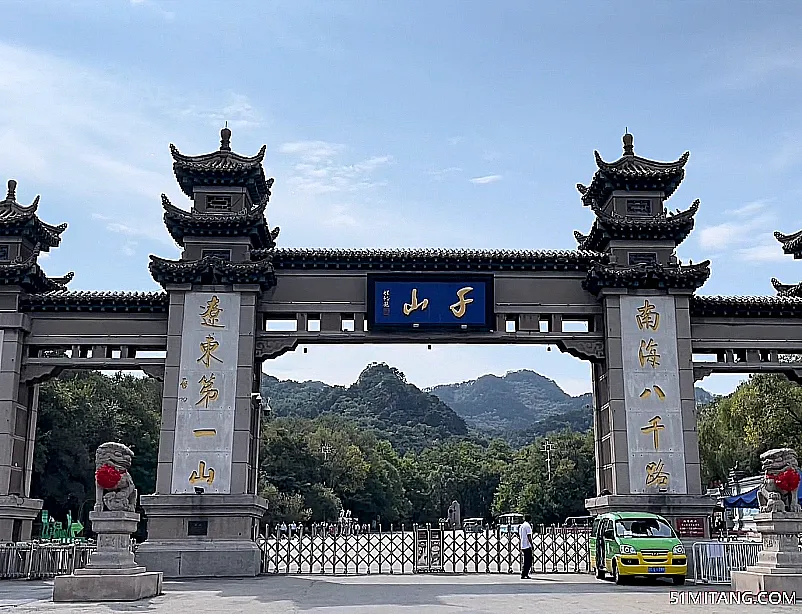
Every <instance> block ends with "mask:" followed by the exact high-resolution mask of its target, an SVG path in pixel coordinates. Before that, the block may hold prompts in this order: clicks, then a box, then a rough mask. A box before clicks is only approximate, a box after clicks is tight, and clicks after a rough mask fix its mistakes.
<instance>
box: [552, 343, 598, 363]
mask: <svg viewBox="0 0 802 614" xmlns="http://www.w3.org/2000/svg"><path fill="white" fill-rule="evenodd" d="M557 347H558V348H559V349H560V351H561V352H565V353H566V354H570V355H571V356H573V357H575V358H579V359H580V360H589V361H590V362H601V361H603V360H604V356H605V354H604V341H599V340H595V339H594V340H590V339H561V340H560V341H557Z"/></svg>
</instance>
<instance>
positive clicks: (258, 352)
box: [254, 337, 299, 361]
mask: <svg viewBox="0 0 802 614" xmlns="http://www.w3.org/2000/svg"><path fill="white" fill-rule="evenodd" d="M298 341H299V339H298V337H279V338H272V339H264V338H262V339H257V340H256V347H255V349H254V358H255V359H256V360H258V361H262V360H270V359H271V358H278V357H279V356H281V355H282V354H286V353H287V352H293V351H295V348H297V347H298Z"/></svg>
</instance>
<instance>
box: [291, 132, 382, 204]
mask: <svg viewBox="0 0 802 614" xmlns="http://www.w3.org/2000/svg"><path fill="white" fill-rule="evenodd" d="M279 152H280V153H283V154H285V155H288V156H292V157H295V158H297V159H298V162H297V163H296V164H295V165H294V166H293V167H292V169H293V171H294V172H293V174H291V175H290V176H289V177H288V178H286V179H285V182H286V183H287V185H288V186H290V188H291V190H292V191H293V192H295V193H301V194H306V195H308V196H313V195H322V194H332V193H335V192H346V193H349V192H350V193H353V192H359V191H362V190H366V189H369V188H373V187H377V186H381V185H384V182H382V181H376V180H374V179H372V175H374V174H375V173H376V172H377V171H379V170H380V169H381V168H383V167H386V166H388V165H389V164H391V163H392V161H393V158H392V156H389V155H382V156H372V157H370V158H367V159H365V160H361V161H358V162H353V163H350V164H344V163H343V161H342V158H343V157H344V156H345V154H346V152H347V148H346V146H345V145H341V144H339V143H329V142H326V141H293V142H289V143H284V144H282V145H281V146H280V147H279Z"/></svg>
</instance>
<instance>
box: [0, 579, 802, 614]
mask: <svg viewBox="0 0 802 614" xmlns="http://www.w3.org/2000/svg"><path fill="white" fill-rule="evenodd" d="M683 588H684V589H686V590H689V591H693V590H698V589H694V587H692V586H688V587H683ZM674 590H675V588H674V587H673V586H671V585H668V584H662V583H659V584H651V585H648V584H636V585H631V586H623V587H622V586H615V585H614V584H611V583H609V582H604V581H598V580H595V579H594V578H592V577H591V576H587V575H547V576H533V578H532V579H531V580H529V581H526V580H520V579H519V578H517V577H515V576H507V575H465V576H434V575H431V576H427V575H405V576H398V575H395V576H347V577H331V576H320V577H311V576H265V577H261V578H249V579H243V580H211V579H210V580H194V581H187V582H166V583H165V594H164V595H162V596H160V597H155V598H153V599H149V600H143V601H139V602H134V603H117V604H55V603H52V602H51V601H50V597H51V591H52V582H18V581H3V582H0V612H2V613H3V614H5V613H6V612H13V613H14V614H27V613H28V612H42V613H50V612H64V613H75V614H79V613H80V614H101V613H102V614H116V613H119V612H148V614H178V613H185V612H186V613H188V614H189V613H191V614H218V613H223V612H225V613H240V614H279V613H281V614H285V613H290V612H292V613H296V614H512V613H515V612H527V613H529V612H539V613H542V614H576V612H592V613H593V614H607V613H615V614H621V613H623V612H626V613H630V612H632V613H643V614H661V613H670V612H673V613H677V612H682V611H693V612H716V613H718V612H721V613H725V612H733V613H734V612H739V613H740V614H744V612H745V610H746V611H755V612H760V613H761V614H763V613H771V614H774V613H780V612H783V613H788V612H795V611H798V606H797V607H794V606H762V605H754V606H743V605H741V606H694V605H687V606H682V605H672V604H671V603H670V599H669V597H670V595H669V594H670V593H671V591H674ZM800 600H801V601H802V595H801V596H800Z"/></svg>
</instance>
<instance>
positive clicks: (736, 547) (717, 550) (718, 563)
mask: <svg viewBox="0 0 802 614" xmlns="http://www.w3.org/2000/svg"><path fill="white" fill-rule="evenodd" d="M762 548H763V544H762V543H760V542H754V541H707V542H696V543H694V544H693V581H694V584H700V583H701V584H729V583H730V582H731V581H732V572H733V571H743V570H745V569H746V568H747V567H748V566H751V565H754V564H755V563H757V555H758V554H759V553H760V551H761V549H762Z"/></svg>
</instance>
